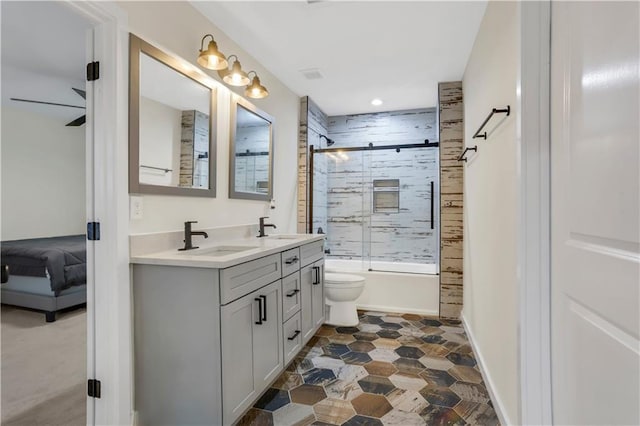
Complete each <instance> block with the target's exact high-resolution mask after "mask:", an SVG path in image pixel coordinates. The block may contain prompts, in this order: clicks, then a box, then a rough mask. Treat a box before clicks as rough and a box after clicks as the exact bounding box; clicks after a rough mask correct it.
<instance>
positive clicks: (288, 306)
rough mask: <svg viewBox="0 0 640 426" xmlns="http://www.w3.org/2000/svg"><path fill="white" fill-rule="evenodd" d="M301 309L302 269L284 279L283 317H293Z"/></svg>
mask: <svg viewBox="0 0 640 426" xmlns="http://www.w3.org/2000/svg"><path fill="white" fill-rule="evenodd" d="M299 310H300V271H298V272H296V273H295V274H291V275H289V276H287V277H285V278H283V279H282V319H283V320H284V321H286V320H288V319H289V318H291V316H292V315H293V314H295V313H296V312H298V311H299Z"/></svg>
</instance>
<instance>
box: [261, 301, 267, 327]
mask: <svg viewBox="0 0 640 426" xmlns="http://www.w3.org/2000/svg"><path fill="white" fill-rule="evenodd" d="M260 299H262V302H263V303H264V309H263V310H262V312H263V313H264V316H263V317H262V321H264V322H267V296H260Z"/></svg>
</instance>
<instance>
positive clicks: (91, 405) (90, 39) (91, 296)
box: [85, 28, 97, 425]
mask: <svg viewBox="0 0 640 426" xmlns="http://www.w3.org/2000/svg"><path fill="white" fill-rule="evenodd" d="M86 46H87V47H86V56H87V63H89V62H93V61H94V59H93V58H94V29H93V28H92V29H90V30H88V31H87V35H86ZM85 91H86V116H87V117H86V120H87V121H86V123H85V135H86V136H85V141H86V142H85V147H86V148H85V152H86V154H85V155H86V163H85V169H86V177H87V178H86V182H87V183H86V200H87V210H86V211H87V221H93V220H95V219H94V218H95V217H96V216H95V215H96V211H95V192H94V189H95V176H94V169H95V150H94V140H95V138H94V130H95V129H94V118H95V107H94V99H95V93H94V87H93V83H92V82H87V84H86V85H85ZM95 244H96V242H95V241H87V379H94V378H96V377H97V376H96V367H95V365H96V363H95V361H96V359H95V353H96V351H95V348H96V341H95V337H96V333H95V324H96V321H95V319H96V318H95V306H96V303H95V294H96V293H95V284H96V280H95V278H96V275H95V272H96V268H95V263H96V246H95ZM86 401H87V425H94V424H95V399H94V398H89V397H87V400H86Z"/></svg>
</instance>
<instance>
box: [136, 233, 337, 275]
mask: <svg viewBox="0 0 640 426" xmlns="http://www.w3.org/2000/svg"><path fill="white" fill-rule="evenodd" d="M324 237H325V236H324V235H316V234H289V235H277V234H276V235H270V236H268V237H263V238H256V237H253V238H238V239H228V240H217V241H212V238H207V239H204V240H203V239H202V238H201V237H194V244H195V245H197V246H198V247H199V248H197V249H194V250H187V251H178V247H176V248H174V249H171V250H164V251H160V252H157V253H148V254H142V255H137V256H131V258H130V263H136V264H146V265H166V266H192V267H198V268H218V269H221V268H228V267H230V266H234V265H238V264H240V263H244V262H248V261H250V260H255V259H258V258H260V257H264V256H268V255H270V254H274V253H280V252H281V251H285V250H288V249H291V248H294V247H298V246H301V245H304V244H308V243H312V242H314V241H322V240H324ZM236 247H242V248H247V249H246V250H243V251H238V252H235V253H230V254H224V255H223V254H215V253H213V254H212V253H210V252H211V251H215V250H216V248H218V249H222V250H224V248H232V249H233V248H236Z"/></svg>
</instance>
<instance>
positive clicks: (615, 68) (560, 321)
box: [551, 2, 640, 425]
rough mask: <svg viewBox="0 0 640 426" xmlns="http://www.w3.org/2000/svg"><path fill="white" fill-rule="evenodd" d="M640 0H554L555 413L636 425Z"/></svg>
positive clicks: (562, 418)
mask: <svg viewBox="0 0 640 426" xmlns="http://www.w3.org/2000/svg"><path fill="white" fill-rule="evenodd" d="M639 12H640V10H639V3H638V2H627V3H609V2H552V10H551V22H552V30H551V40H552V41H551V52H552V54H551V159H552V160H551V163H552V164H551V193H552V195H551V222H552V224H551V234H552V247H551V249H552V251H551V280H552V281H551V283H552V284H551V286H552V290H551V291H552V296H551V298H552V300H551V304H552V311H551V312H552V317H551V322H552V330H551V331H552V390H553V392H552V397H553V416H554V423H555V424H559V425H565V424H633V425H637V424H640V414H639V410H640V408H639V401H640V380H639V376H640V355H639V353H640V349H639V347H640V346H639V345H640V344H639V340H638V337H639V328H640V317H639V298H640V292H639V286H640V284H639V278H640V277H639V264H640V261H639V259H640V256H639V252H640V250H639V243H640V238H639V235H638V234H639V232H640V229H639V222H640V215H639V213H638V212H639V207H638V204H639V202H640V200H639V192H640V186H639V174H638V162H639V154H640V151H639V148H638V146H639V144H640V142H639V138H640V134H639V132H638V121H639V114H640V110H639V107H638V102H639V97H638V91H639V89H640V85H639V82H638V81H639V71H638V67H639V60H640V58H639V51H640V49H639V48H640V45H639V29H638V28H639V22H638V20H639Z"/></svg>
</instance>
